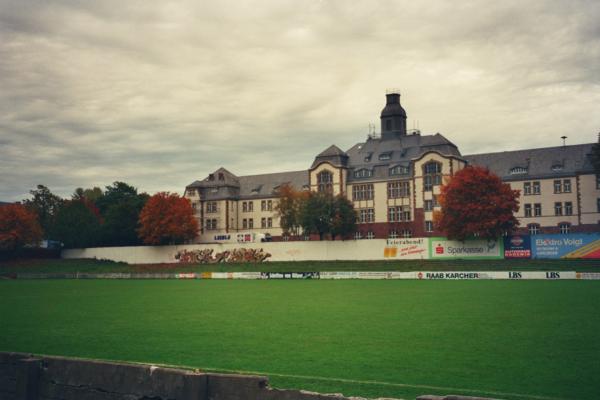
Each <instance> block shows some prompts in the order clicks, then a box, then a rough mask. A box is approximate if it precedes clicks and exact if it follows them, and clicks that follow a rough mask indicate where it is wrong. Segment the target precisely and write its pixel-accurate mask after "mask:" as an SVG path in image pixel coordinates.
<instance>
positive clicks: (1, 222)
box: [0, 204, 42, 251]
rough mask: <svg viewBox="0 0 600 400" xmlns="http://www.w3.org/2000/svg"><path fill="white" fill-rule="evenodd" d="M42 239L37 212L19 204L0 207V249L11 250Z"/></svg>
mask: <svg viewBox="0 0 600 400" xmlns="http://www.w3.org/2000/svg"><path fill="white" fill-rule="evenodd" d="M40 240H42V228H41V227H40V223H39V222H38V217H37V214H36V213H35V212H34V211H32V210H29V209H28V208H27V207H25V206H23V205H21V204H9V205H6V206H2V207H0V250H8V251H13V250H17V249H19V248H21V247H23V246H24V245H26V244H37V243H38V242H39V241H40Z"/></svg>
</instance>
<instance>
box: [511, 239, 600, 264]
mask: <svg viewBox="0 0 600 400" xmlns="http://www.w3.org/2000/svg"><path fill="white" fill-rule="evenodd" d="M504 258H555V259H556V258H588V259H600V233H571V234H560V235H559V234H554V235H535V236H529V235H514V236H507V237H505V238H504Z"/></svg>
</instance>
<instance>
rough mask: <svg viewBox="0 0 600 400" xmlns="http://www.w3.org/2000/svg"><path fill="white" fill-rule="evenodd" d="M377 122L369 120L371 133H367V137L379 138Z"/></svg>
mask: <svg viewBox="0 0 600 400" xmlns="http://www.w3.org/2000/svg"><path fill="white" fill-rule="evenodd" d="M375 129H376V128H375V124H374V123H371V122H369V134H368V135H367V138H369V139H375V138H377V132H376V131H375Z"/></svg>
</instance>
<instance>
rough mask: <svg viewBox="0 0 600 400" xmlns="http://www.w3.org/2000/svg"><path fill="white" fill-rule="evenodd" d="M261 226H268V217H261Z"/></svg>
mask: <svg viewBox="0 0 600 400" xmlns="http://www.w3.org/2000/svg"><path fill="white" fill-rule="evenodd" d="M260 227H261V228H266V227H267V219H266V218H261V219H260Z"/></svg>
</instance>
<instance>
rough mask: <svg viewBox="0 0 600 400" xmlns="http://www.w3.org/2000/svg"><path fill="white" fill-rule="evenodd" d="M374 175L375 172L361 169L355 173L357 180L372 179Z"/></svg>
mask: <svg viewBox="0 0 600 400" xmlns="http://www.w3.org/2000/svg"><path fill="white" fill-rule="evenodd" d="M372 175H373V171H372V170H370V169H366V168H361V169H359V170H357V171H354V177H355V178H370V177H371V176H372Z"/></svg>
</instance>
